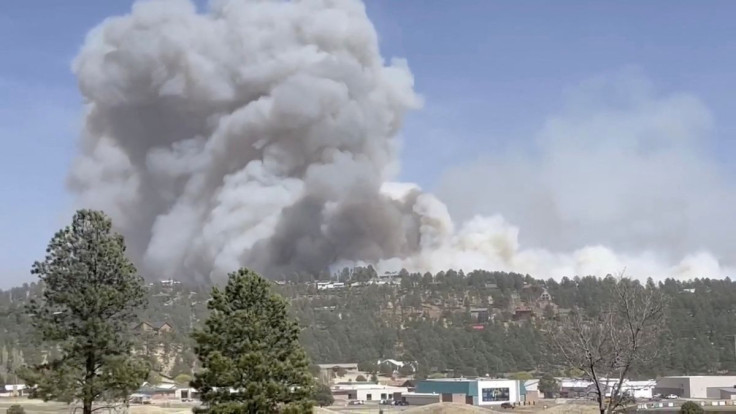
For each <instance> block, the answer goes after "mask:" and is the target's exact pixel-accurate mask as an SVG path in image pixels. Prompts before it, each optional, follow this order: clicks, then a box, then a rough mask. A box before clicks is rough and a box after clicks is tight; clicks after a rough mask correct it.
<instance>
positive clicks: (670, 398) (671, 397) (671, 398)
mask: <svg viewBox="0 0 736 414" xmlns="http://www.w3.org/2000/svg"><path fill="white" fill-rule="evenodd" d="M664 398H666V399H668V400H676V399H678V398H680V397H678V396H676V395H675V394H670V395H668V396H666V397H664Z"/></svg>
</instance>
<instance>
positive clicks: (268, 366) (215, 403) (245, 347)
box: [192, 269, 314, 414]
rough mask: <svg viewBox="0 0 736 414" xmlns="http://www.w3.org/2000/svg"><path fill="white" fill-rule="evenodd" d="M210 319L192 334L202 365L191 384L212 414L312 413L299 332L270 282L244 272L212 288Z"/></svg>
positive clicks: (311, 388) (306, 363) (311, 386)
mask: <svg viewBox="0 0 736 414" xmlns="http://www.w3.org/2000/svg"><path fill="white" fill-rule="evenodd" d="M208 309H209V310H210V315H209V317H208V318H207V320H206V322H205V324H204V328H203V329H200V330H197V331H195V332H194V334H193V337H194V340H195V342H196V348H195V352H196V354H197V356H198V357H199V359H200V361H201V363H202V368H203V369H202V370H201V372H199V373H197V374H196V375H195V378H194V380H193V381H192V386H193V387H195V388H196V389H197V390H199V392H200V395H201V399H202V403H203V408H201V409H198V411H199V412H203V413H208V414H232V413H254V414H255V413H307V412H311V408H312V405H313V401H312V396H313V395H314V394H313V393H314V381H313V378H312V375H311V374H310V372H309V360H308V358H307V356H306V354H305V352H304V350H303V349H302V347H301V345H300V344H299V328H298V326H297V324H296V322H294V321H293V320H291V319H290V318H289V316H288V314H287V303H286V300H284V299H283V298H282V297H281V296H279V295H278V294H276V293H274V292H273V291H272V290H271V283H269V282H268V281H266V280H265V279H263V278H262V277H260V276H259V275H258V274H256V273H255V272H252V271H250V270H247V269H241V270H239V271H237V272H234V273H231V274H230V275H229V279H228V283H227V286H225V288H224V290H222V289H218V288H217V287H215V288H213V289H212V300H211V301H210V302H209V304H208Z"/></svg>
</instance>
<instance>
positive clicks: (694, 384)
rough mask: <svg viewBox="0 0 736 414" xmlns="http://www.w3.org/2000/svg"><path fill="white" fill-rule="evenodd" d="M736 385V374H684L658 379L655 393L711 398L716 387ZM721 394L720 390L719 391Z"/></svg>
mask: <svg viewBox="0 0 736 414" xmlns="http://www.w3.org/2000/svg"><path fill="white" fill-rule="evenodd" d="M735 386H736V376H682V377H662V378H660V379H658V380H657V386H656V387H655V388H654V393H655V394H662V395H670V394H674V395H677V396H678V397H682V398H703V399H705V398H710V397H709V393H708V390H709V389H710V388H712V389H714V390H711V392H710V395H715V394H716V391H715V389H721V388H733V387H735ZM718 393H719V395H720V391H719V392H718Z"/></svg>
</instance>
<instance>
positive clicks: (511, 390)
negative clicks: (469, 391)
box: [476, 379, 521, 405]
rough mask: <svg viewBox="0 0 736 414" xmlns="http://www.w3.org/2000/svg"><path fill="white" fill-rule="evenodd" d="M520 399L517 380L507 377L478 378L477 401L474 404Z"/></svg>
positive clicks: (499, 402)
mask: <svg viewBox="0 0 736 414" xmlns="http://www.w3.org/2000/svg"><path fill="white" fill-rule="evenodd" d="M520 401H521V390H520V387H519V381H516V380H508V379H489V380H481V379H479V380H478V402H477V404H476V405H499V404H503V403H505V402H510V403H517V402H520Z"/></svg>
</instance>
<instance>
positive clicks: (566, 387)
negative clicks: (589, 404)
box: [556, 378, 593, 398]
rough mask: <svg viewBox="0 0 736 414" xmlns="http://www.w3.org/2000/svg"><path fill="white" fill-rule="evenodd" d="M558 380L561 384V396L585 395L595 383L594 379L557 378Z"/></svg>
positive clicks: (575, 396) (576, 396)
mask: <svg viewBox="0 0 736 414" xmlns="http://www.w3.org/2000/svg"><path fill="white" fill-rule="evenodd" d="M556 380H557V382H558V383H559V384H560V397H562V398H578V397H585V396H587V394H588V390H589V388H590V387H591V386H592V385H593V381H589V380H583V379H577V378H556Z"/></svg>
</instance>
